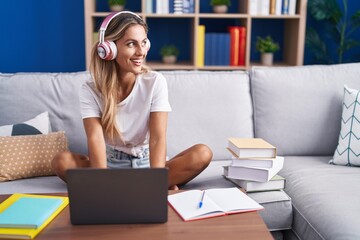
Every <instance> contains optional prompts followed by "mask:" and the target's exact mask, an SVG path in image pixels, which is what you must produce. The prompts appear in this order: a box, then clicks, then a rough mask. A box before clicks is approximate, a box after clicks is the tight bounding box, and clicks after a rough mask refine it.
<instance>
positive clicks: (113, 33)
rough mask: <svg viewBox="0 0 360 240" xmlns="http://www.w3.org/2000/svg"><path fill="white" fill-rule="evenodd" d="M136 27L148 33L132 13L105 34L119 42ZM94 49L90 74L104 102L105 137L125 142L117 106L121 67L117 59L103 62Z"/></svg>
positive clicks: (112, 24)
mask: <svg viewBox="0 0 360 240" xmlns="http://www.w3.org/2000/svg"><path fill="white" fill-rule="evenodd" d="M134 25H141V26H143V27H144V29H145V32H146V33H147V32H148V26H147V24H146V23H145V22H144V21H143V20H142V19H141V18H140V17H137V16H135V15H133V14H131V13H123V14H119V15H118V16H116V17H115V18H113V19H112V20H111V21H110V23H109V25H108V27H107V29H106V32H105V40H108V41H114V42H115V41H117V40H118V39H120V38H122V37H123V36H124V35H125V32H126V30H127V29H128V28H129V27H131V26H134ZM98 44H99V42H96V44H95V45H94V46H93V48H92V52H91V61H90V72H91V75H92V77H93V80H94V82H95V86H96V89H97V91H98V92H99V93H100V94H101V97H102V102H103V113H102V116H101V125H102V127H103V130H104V134H105V136H106V137H107V138H108V139H109V140H111V141H113V142H114V139H115V138H116V137H119V138H120V139H121V140H123V138H122V135H121V129H120V128H119V127H118V125H117V123H116V114H117V106H118V100H119V91H118V90H119V88H120V84H119V76H120V71H121V69H120V67H119V65H118V64H117V63H116V61H115V59H114V60H111V61H106V60H103V59H101V58H100V57H99V55H98V53H97V45H98ZM147 71H148V68H147V67H146V66H143V67H142V72H147Z"/></svg>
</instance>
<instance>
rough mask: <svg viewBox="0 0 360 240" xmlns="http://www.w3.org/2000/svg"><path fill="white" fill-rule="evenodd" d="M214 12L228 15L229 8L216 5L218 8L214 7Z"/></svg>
mask: <svg viewBox="0 0 360 240" xmlns="http://www.w3.org/2000/svg"><path fill="white" fill-rule="evenodd" d="M213 11H214V13H227V11H228V6H226V5H216V6H213Z"/></svg>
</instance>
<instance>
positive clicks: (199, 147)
mask: <svg viewBox="0 0 360 240" xmlns="http://www.w3.org/2000/svg"><path fill="white" fill-rule="evenodd" d="M194 149H195V152H196V159H197V161H200V162H201V163H202V165H203V166H204V167H207V166H208V165H209V164H210V162H211V159H212V157H213V153H212V151H211V149H210V148H209V147H208V146H207V145H205V144H196V145H195V146H194Z"/></svg>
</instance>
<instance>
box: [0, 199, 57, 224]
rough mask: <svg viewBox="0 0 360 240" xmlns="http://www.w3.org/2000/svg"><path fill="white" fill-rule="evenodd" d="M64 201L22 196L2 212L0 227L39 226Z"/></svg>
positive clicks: (0, 214)
mask: <svg viewBox="0 0 360 240" xmlns="http://www.w3.org/2000/svg"><path fill="white" fill-rule="evenodd" d="M62 203H63V199H59V198H33V197H21V198H19V199H18V200H16V201H15V202H13V203H12V204H11V205H10V206H9V207H8V208H6V209H5V210H4V211H3V212H1V213H0V228H38V227H40V225H41V224H42V223H43V222H44V221H45V220H46V219H47V218H48V217H49V216H50V215H51V214H52V213H53V212H54V211H55V210H56V209H57V208H58V207H59V206H60V205H61V204H62Z"/></svg>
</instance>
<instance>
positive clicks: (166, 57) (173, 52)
mask: <svg viewBox="0 0 360 240" xmlns="http://www.w3.org/2000/svg"><path fill="white" fill-rule="evenodd" d="M160 55H161V56H162V61H163V62H164V63H167V64H172V63H175V62H176V60H177V56H178V55H179V49H178V48H177V47H176V46H174V45H164V46H163V47H162V48H161V50H160Z"/></svg>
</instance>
